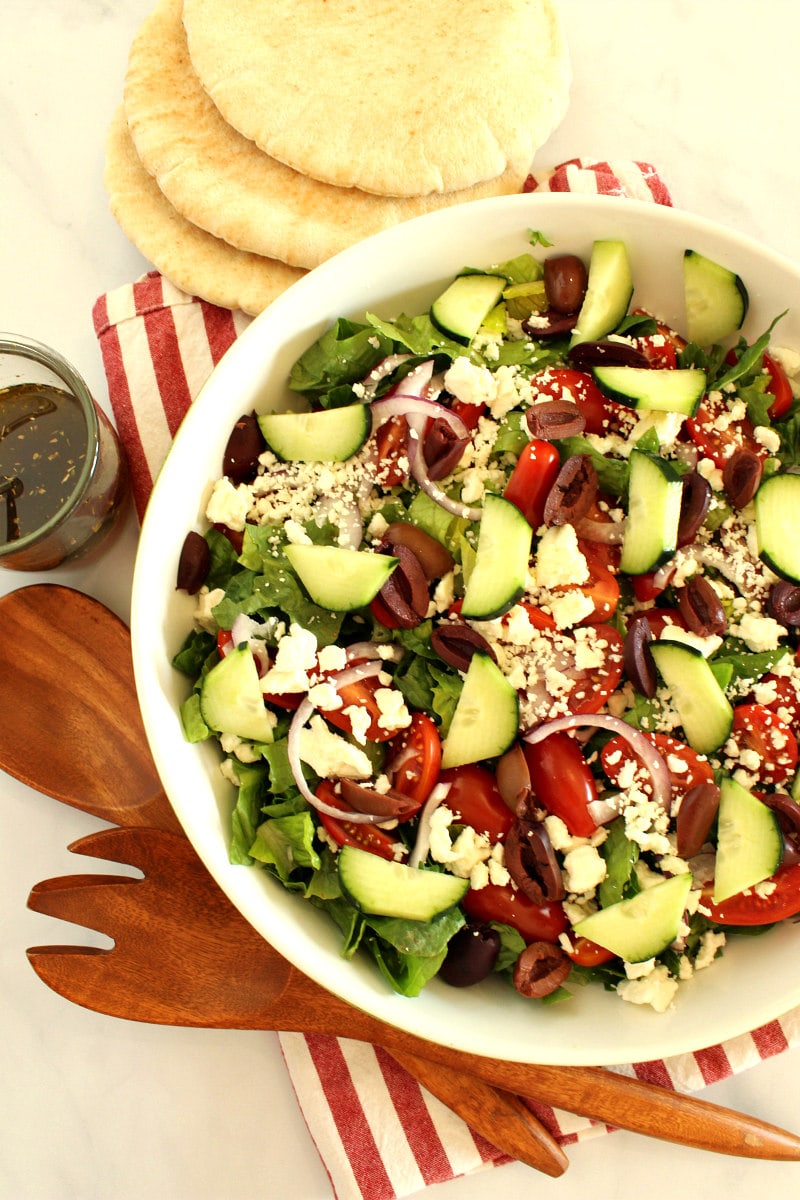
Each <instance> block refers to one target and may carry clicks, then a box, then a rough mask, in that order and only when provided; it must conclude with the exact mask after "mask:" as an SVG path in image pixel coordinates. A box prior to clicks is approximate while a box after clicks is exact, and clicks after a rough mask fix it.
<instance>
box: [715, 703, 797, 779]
mask: <svg viewBox="0 0 800 1200" xmlns="http://www.w3.org/2000/svg"><path fill="white" fill-rule="evenodd" d="M731 737H732V738H733V740H734V741H735V742H736V744H737V745H738V746H739V748H740V750H755V751H756V753H757V754H758V756H759V758H760V759H761V764H760V766H759V767H758V768H757V769H756V770H753V768H752V767H751V766H750V765H749V763H748V764H746V769H747V770H748V771H749V772H750V773H751V774H755V775H757V777H758V780H759V782H760V783H767V784H769V783H781V782H782V781H783V780H784V779H786V778H787V776H788V775H789V774H790V772H792V771H793V770H794V768H795V767H796V766H797V758H798V749H797V739H796V738H795V736H794V734H793V733H792V731H791V729H790V728H789V726H788V725H787V724H786V723H785V722H784V721H782V720H781V719H780V717H779V716H778V714H777V713H775V712H773V711H772V709H770V708H766V707H765V706H764V705H763V704H737V705H736V706H735V708H734V710H733V730H732V732H731Z"/></svg>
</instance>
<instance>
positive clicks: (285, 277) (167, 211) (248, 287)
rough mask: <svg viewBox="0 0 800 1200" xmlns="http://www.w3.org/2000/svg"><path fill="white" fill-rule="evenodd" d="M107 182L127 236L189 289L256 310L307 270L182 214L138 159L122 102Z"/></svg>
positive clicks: (214, 300)
mask: <svg viewBox="0 0 800 1200" xmlns="http://www.w3.org/2000/svg"><path fill="white" fill-rule="evenodd" d="M105 185H106V190H107V192H108V197H109V203H110V207H111V212H112V213H113V215H114V217H115V219H116V220H117V222H118V223H119V225H120V227H121V228H122V230H123V232H124V233H125V235H126V236H127V237H128V238H129V240H130V241H131V242H133V244H134V246H136V248H137V249H138V250H139V251H140V252H141V253H142V254H143V255H144V257H145V258H146V259H148V260H149V261H150V262H151V263H152V264H153V266H154V267H156V268H157V269H158V270H159V271H160V272H161V274H162V275H165V276H166V277H167V279H169V280H171V281H172V283H174V284H175V285H176V287H179V288H180V289H181V290H182V291H184V292H188V293H189V294H191V295H195V296H200V297H202V299H204V300H208V301H210V302H211V303H212V304H218V305H220V306H221V307H223V308H241V309H243V310H244V311H245V312H246V313H252V314H255V313H258V312H261V310H262V309H264V308H266V307H267V305H268V304H270V303H271V302H272V301H273V300H274V299H275V298H276V296H279V295H280V293H281V292H283V291H285V290H286V288H288V287H289V286H290V285H291V284H292V283H294V282H295V280H297V279H300V278H301V276H302V275H303V274H304V272H303V271H298V270H297V269H296V268H295V267H288V266H286V265H285V264H284V263H280V262H275V261H274V260H273V259H270V258H262V257H260V256H259V255H257V254H248V253H246V252H245V251H242V250H236V249H234V248H233V247H232V246H229V245H228V244H227V242H223V241H220V240H219V238H215V237H212V235H211V234H210V233H206V232H205V231H204V230H202V229H198V228H197V227H196V226H194V225H192V224H191V222H189V221H187V220H186V219H185V218H184V217H182V216H180V214H179V213H177V212H176V211H175V209H174V208H173V207H172V206H171V205H170V204H169V202H168V201H167V200H166V199H165V198H164V196H163V194H162V193H161V191H160V190H159V187H158V184H157V183H156V182H155V180H154V179H153V178H152V177H151V176H150V175H149V174H148V173H147V171H146V170H145V169H144V167H143V166H142V164H141V162H140V161H139V158H138V156H137V154H136V150H135V148H134V145H133V142H132V141H131V137H130V134H129V133H128V126H127V123H126V121H125V112H124V109H123V107H122V106H121V105H120V107H119V108H118V110H117V112H116V113H115V115H114V119H113V121H112V123H111V127H110V129H109V133H108V138H107V141H106V169H105Z"/></svg>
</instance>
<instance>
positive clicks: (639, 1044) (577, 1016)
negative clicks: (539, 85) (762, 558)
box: [131, 194, 800, 1065]
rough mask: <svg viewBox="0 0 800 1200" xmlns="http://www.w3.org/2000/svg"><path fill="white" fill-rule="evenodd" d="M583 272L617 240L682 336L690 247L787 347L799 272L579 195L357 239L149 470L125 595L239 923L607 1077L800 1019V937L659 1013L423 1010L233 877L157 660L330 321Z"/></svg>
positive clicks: (312, 927)
mask: <svg viewBox="0 0 800 1200" xmlns="http://www.w3.org/2000/svg"><path fill="white" fill-rule="evenodd" d="M530 230H538V231H541V232H542V234H544V235H545V237H546V238H547V239H548V241H549V242H550V243H552V249H550V248H548V251H547V252H548V253H555V252H558V251H561V252H565V253H576V254H579V255H581V256H582V257H584V259H586V260H588V257H589V253H590V250H591V246H592V243H593V241H594V240H595V239H598V238H607V239H620V240H622V241H624V242H625V244H626V247H627V249H628V254H629V257H630V261H631V268H632V273H633V278H634V282H635V292H634V296H633V301H632V306H633V307H636V306H642V307H644V308H647V309H648V310H650V311H653V312H655V313H656V314H657V315H658V317H659V318H660V319H661V320H663V321H665V322H667V323H669V324H671V325H673V326H675V327H676V328H678V329H680V328H681V326H682V324H683V275H682V262H683V254H684V251H685V250H686V249H687V248H691V249H694V250H696V251H699V252H700V253H702V254H704V255H707V256H708V257H709V258H712V259H714V260H715V261H718V262H721V263H724V264H725V265H727V266H728V267H730V268H731V269H733V270H735V271H736V272H737V273H738V274H739V275H740V276H741V277H742V279H743V280H744V281H745V283H746V285H747V288H748V291H749V295H750V307H749V311H748V315H747V318H746V323H745V326H744V328H743V331H742V332H743V333H744V335H745V336H746V337H748V339H749V340H753V339H754V338H755V337H757V336H759V335H760V334H761V333H763V332H764V331H765V330H766V329H767V328H768V327H769V325H770V324H771V322H772V321H773V320H774V318H775V317H776V316H778V314H780V313H784V311H785V316H784V317H783V318H782V320H781V322H780V325H779V335H778V339H777V340H778V341H779V344H781V345H784V346H789V347H796V348H798V349H800V268H798V267H797V266H795V265H794V264H792V263H790V262H788V261H786V260H785V259H782V258H781V257H780V256H779V255H777V254H775V253H773V252H771V251H769V250H767V249H765V248H764V247H762V246H760V245H758V244H757V243H755V242H753V241H752V240H750V239H748V238H746V237H743V236H741V235H739V234H736V233H734V232H732V231H730V230H727V229H724V228H721V227H719V226H717V225H715V224H713V223H711V222H709V221H706V220H702V219H699V218H695V217H692V216H691V215H688V214H686V213H682V212H679V211H676V210H674V209H670V208H665V207H661V206H658V205H651V204H646V203H640V202H637V201H632V200H617V199H614V198H610V197H583V196H575V195H572V196H570V195H566V196H564V195H543V196H537V195H535V194H534V195H519V196H509V197H503V198H500V199H492V200H486V201H478V202H475V203H471V204H466V205H464V206H462V207H459V208H455V209H448V210H446V211H444V212H439V213H433V214H430V215H428V216H425V217H421V218H417V219H415V220H413V221H409V222H407V223H405V224H403V225H399V226H396V227H395V228H393V229H390V230H387V231H384V232H383V233H380V234H378V235H376V236H375V237H372V238H369V239H367V240H365V241H363V242H361V243H359V244H357V245H355V246H353V247H351V248H350V249H348V250H346V251H344V252H343V253H342V254H340V255H338V256H337V257H336V258H333V259H331V260H330V261H328V262H326V263H324V264H323V265H322V266H320V267H318V268H317V269H315V270H314V271H312V272H310V273H309V274H308V275H307V276H306V277H304V278H303V279H301V280H300V281H299V282H298V283H296V284H295V285H294V286H293V287H291V288H290V289H289V290H288V291H287V292H285V293H284V294H283V295H282V296H281V297H279V298H278V299H277V300H276V301H275V302H274V303H273V304H272V305H271V306H270V307H269V308H268V309H267V310H266V311H265V312H264V313H262V314H261V315H260V316H259V317H257V318H256V319H255V320H254V321H253V322H252V323H251V324H250V325H249V326H248V327H247V329H246V330H245V331H244V333H243V334H242V335H241V337H240V338H239V339H238V340H237V342H236V343H235V344H234V345H233V346H232V347H231V349H230V350H229V351H228V353H227V354H226V355H225V356H224V358H223V359H222V361H221V362H220V363H219V364H218V366H217V368H216V369H215V370H214V372H213V374H212V375H211V376H210V378H209V380H208V381H207V383H206V384H205V386H204V387H203V389H202V391H201V392H200V394H199V396H198V397H197V399H196V400H195V402H194V403H193V405H192V407H191V409H190V411H189V413H188V414H187V416H186V418H185V420H184V422H183V424H182V425H181V428H180V429H179V431H178V433H177V435H176V437H175V440H174V443H173V446H172V448H171V450H170V453H169V455H168V457H167V460H166V462H165V464H164V466H163V468H162V470H161V472H160V474H159V477H158V479H157V482H156V484H155V488H154V490H153V494H152V497H151V500H150V503H149V506H148V509H147V512H146V515H145V518H144V522H143V526H142V532H141V540H140V545H139V550H138V554H137V559H136V567H135V573H134V583H133V601H132V619H131V632H132V640H133V657H134V670H135V677H136V685H137V691H138V696H139V702H140V706H141V710H142V715H143V719H144V725H145V729H146V733H147V736H148V740H149V743H150V748H151V751H152V753H153V757H154V759H155V762H156V766H157V769H158V771H159V774H160V776H161V779H162V782H163V785H164V788H165V791H166V793H167V795H168V796H169V798H170V801H171V803H172V805H173V807H174V809H175V812H176V814H177V816H178V819H179V820H180V822H181V824H182V826H183V828H184V830H185V832H186V834H187V836H188V837H189V839H190V840H191V842H192V843H193V845H194V847H195V849H196V851H197V853H198V854H199V856H200V858H201V859H202V860H203V862H204V863H205V865H206V867H207V868H208V869H209V871H210V872H211V874H212V876H213V877H214V878H215V880H216V881H217V883H218V884H219V886H220V887H221V888H222V890H223V891H224V892H225V893H226V894H227V896H228V897H229V898H230V900H231V901H232V902H233V903H234V904H235V905H236V907H237V908H238V909H239V911H240V912H241V913H242V914H243V915H244V917H245V918H246V919H247V920H248V921H250V923H251V924H252V925H253V926H254V927H255V928H256V929H257V930H258V931H259V933H261V934H262V936H263V937H264V938H266V939H267V940H268V941H269V942H270V943H271V944H272V945H273V946H274V947H275V948H276V949H277V950H278V951H279V952H280V953H281V954H283V955H284V956H285V957H286V958H287V959H289V960H290V961H291V962H292V963H293V964H294V965H295V966H296V967H297V968H298V969H300V970H301V971H303V972H305V973H306V974H307V975H309V976H311V977H312V978H313V979H315V980H316V981H317V982H318V983H320V984H322V985H323V986H324V987H326V988H327V989H329V990H330V991H331V992H333V993H335V994H336V995H338V996H340V997H341V998H342V999H344V1000H346V1001H348V1002H349V1003H351V1004H353V1005H354V1006H356V1007H357V1008H360V1009H363V1010H365V1011H368V1012H370V1013H372V1014H373V1015H374V1016H376V1017H378V1018H380V1019H381V1020H384V1021H386V1022H388V1023H389V1024H392V1025H394V1026H397V1027H400V1028H403V1029H405V1030H408V1031H409V1032H411V1033H414V1034H416V1035H418V1036H420V1037H423V1038H427V1039H429V1040H431V1041H433V1042H436V1043H439V1044H441V1045H445V1046H448V1047H451V1048H455V1049H461V1050H464V1051H469V1052H472V1053H476V1054H482V1055H488V1056H491V1057H494V1058H499V1059H506V1060H512V1061H513V1060H516V1061H522V1062H538V1063H553V1064H566V1065H570V1064H581V1065H615V1064H620V1063H629V1062H639V1061H647V1060H652V1059H656V1058H663V1057H665V1056H669V1055H675V1054H680V1053H684V1052H688V1051H693V1050H698V1049H701V1048H703V1047H707V1046H710V1045H713V1044H715V1043H718V1042H719V1041H721V1040H724V1039H728V1038H732V1037H735V1036H738V1035H740V1034H742V1033H744V1032H746V1031H748V1030H752V1029H754V1028H756V1027H758V1026H760V1025H762V1024H765V1023H767V1022H768V1021H770V1020H772V1019H774V1018H775V1017H777V1016H779V1015H781V1014H783V1013H785V1012H787V1011H788V1010H789V1009H790V1008H792V1007H794V1006H795V1005H798V1004H800V930H799V929H798V928H797V926H796V925H794V924H792V923H790V922H786V923H784V924H783V925H781V926H779V927H776V928H774V929H772V930H770V931H769V932H768V933H766V934H765V936H763V937H758V938H741V939H736V940H735V941H731V942H730V943H729V945H728V947H727V948H726V950H725V953H724V955H723V956H722V957H721V958H720V959H719V960H718V961H717V962H715V963H714V965H713V968H712V969H710V970H704V971H701V972H698V973H697V974H696V976H695V977H694V978H692V979H691V980H688V981H687V982H686V983H685V984H683V985H682V987H681V989H680V991H679V995H678V998H677V1001H676V1003H675V1004H674V1006H673V1007H671V1008H670V1009H669V1010H668V1011H667V1012H665V1013H656V1012H655V1011H654V1010H653V1009H651V1008H646V1007H641V1006H635V1005H632V1004H623V1003H622V1002H621V1001H620V999H619V998H618V997H617V996H616V995H614V994H613V993H609V992H605V991H604V990H603V989H601V988H599V987H595V986H593V987H586V988H583V989H578V990H577V991H576V994H575V995H574V996H573V998H572V999H571V1000H570V1001H568V1002H564V1003H558V1004H553V1005H542V1004H540V1003H539V1002H536V1001H530V1000H526V999H524V998H523V997H522V996H520V995H519V994H518V993H516V992H515V991H514V990H513V989H512V988H510V987H509V985H508V984H507V983H505V982H503V981H501V980H498V979H494V980H487V981H485V982H484V983H482V984H480V985H478V986H477V987H474V988H469V989H453V988H449V987H447V986H446V985H445V984H444V983H442V982H440V981H438V980H433V981H432V982H431V983H430V984H429V985H428V986H427V987H426V988H425V990H424V992H423V993H422V994H421V995H420V996H419V997H417V998H414V999H409V998H406V997H402V996H399V995H397V994H395V993H394V992H392V991H391V990H390V989H389V987H388V985H387V984H386V983H385V982H384V980H383V978H382V977H381V975H380V973H379V972H378V971H377V970H376V968H375V967H374V964H373V963H372V962H371V961H369V960H367V959H366V958H365V959H364V960H363V961H361V960H359V959H358V958H356V959H355V960H352V961H350V960H345V959H344V958H342V956H341V954H340V939H339V933H338V930H337V929H336V927H335V926H334V924H333V922H331V921H330V920H329V919H328V918H327V917H326V916H325V915H324V914H322V913H320V912H318V911H317V910H315V909H314V908H313V907H312V906H311V905H309V904H305V903H303V902H302V901H301V900H300V899H298V898H297V897H296V896H294V895H292V894H290V893H288V892H286V891H285V890H284V889H283V888H282V887H281V886H280V885H279V884H277V883H276V882H275V881H274V880H272V879H271V878H270V877H269V876H268V875H267V874H266V873H265V872H263V871H260V870H258V869H249V868H246V867H242V866H236V865H232V864H231V863H230V862H229V860H228V836H229V834H228V827H229V819H230V812H231V807H232V804H233V799H234V797H233V789H232V787H231V785H230V784H229V783H227V782H226V780H225V779H224V778H223V776H222V774H221V773H220V771H219V750H218V747H217V744H216V742H213V743H212V742H205V743H200V744H189V743H188V742H187V741H186V740H185V738H184V735H183V731H182V726H181V721H180V716H179V707H180V704H181V702H182V701H183V700H184V698H185V696H186V694H187V680H186V678H185V677H184V676H181V675H180V674H179V673H178V672H177V671H176V670H175V669H174V668H173V667H172V665H171V660H172V657H173V655H174V654H175V652H176V651H177V650H178V648H179V647H180V645H181V644H182V642H183V640H184V637H185V635H186V632H187V630H188V629H189V628H190V627H191V623H192V614H193V611H194V608H195V600H194V598H193V597H190V596H187V595H186V594H185V593H184V592H181V591H178V590H176V586H175V580H176V570H177V561H178V556H179V553H180V549H181V545H182V542H183V539H184V536H185V534H186V532H187V531H188V530H189V529H200V530H202V529H204V528H205V519H204V512H205V506H206V502H207V499H208V496H209V495H210V492H211V489H212V487H213V484H214V482H215V480H216V479H217V478H218V477H219V475H220V464H221V461H222V453H223V449H224V447H225V444H226V441H227V438H228V435H229V433H230V430H231V428H232V426H233V424H234V422H235V421H236V420H237V418H238V417H239V416H240V415H241V414H242V413H245V412H249V411H251V410H252V409H253V408H255V409H257V410H258V411H262V412H263V411H280V410H282V409H285V408H286V407H288V406H290V405H292V403H293V397H292V396H291V393H290V392H289V391H288V389H287V386H286V380H287V377H288V373H289V370H290V368H291V366H292V364H293V363H294V362H295V360H296V359H297V358H298V356H299V355H300V354H301V353H302V351H303V350H305V349H306V348H307V347H308V346H309V345H310V344H311V343H313V342H314V341H315V339H316V338H317V337H319V335H320V334H321V333H322V332H323V331H324V330H325V329H326V328H327V327H328V326H330V325H331V324H332V323H333V322H334V321H335V320H336V319H337V318H339V317H341V316H349V317H353V318H358V317H360V316H362V315H363V313H364V312H365V311H371V312H375V313H378V314H380V315H381V316H385V317H393V316H395V315H397V314H398V313H400V312H401V311H403V312H407V313H414V312H421V311H424V310H425V309H427V307H428V306H429V304H430V303H431V301H432V300H433V299H434V298H435V296H436V295H437V294H438V292H439V291H440V290H441V288H442V286H443V285H444V284H445V283H446V282H448V281H449V280H450V279H451V278H452V277H453V276H454V275H456V274H457V273H458V272H459V271H460V270H461V269H462V268H463V267H465V266H468V265H469V266H474V267H487V266H489V265H491V264H492V263H496V262H502V261H505V260H507V259H509V258H511V257H513V256H514V255H517V254H520V253H523V252H524V251H526V250H528V249H530V242H529V231H530Z"/></svg>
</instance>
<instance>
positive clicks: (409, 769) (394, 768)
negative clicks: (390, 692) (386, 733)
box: [383, 712, 442, 820]
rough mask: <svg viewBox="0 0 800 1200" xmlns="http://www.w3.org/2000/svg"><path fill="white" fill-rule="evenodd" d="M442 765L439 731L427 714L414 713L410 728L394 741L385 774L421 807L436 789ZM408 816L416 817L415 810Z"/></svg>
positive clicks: (399, 790)
mask: <svg viewBox="0 0 800 1200" xmlns="http://www.w3.org/2000/svg"><path fill="white" fill-rule="evenodd" d="M441 765H442V743H441V740H440V738H439V731H438V730H437V728H436V726H435V725H434V723H433V721H432V720H431V719H430V717H428V716H426V715H425V713H419V712H418V713H414V715H413V717H412V718H411V724H410V725H409V727H408V729H406V730H404V731H403V732H402V733H400V734H398V735H397V736H396V737H395V738H394V739H393V741H392V742H391V744H390V747H389V755H388V757H387V759H386V762H385V763H384V768H383V769H384V773H385V774H386V775H388V776H389V779H390V781H391V784H392V788H393V789H394V790H395V791H396V792H402V794H403V795H404V796H408V797H409V799H410V800H414V801H415V802H416V803H417V804H418V805H419V807H420V808H421V807H422V805H423V804H424V803H425V801H426V800H427V799H428V796H429V795H430V794H431V792H432V791H433V788H434V785H435V783H436V781H437V780H438V778H439V768H440V767H441ZM408 816H409V817H410V816H413V811H409V813H408ZM404 819H406V820H407V819H408V818H404Z"/></svg>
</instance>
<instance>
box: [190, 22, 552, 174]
mask: <svg viewBox="0 0 800 1200" xmlns="http://www.w3.org/2000/svg"><path fill="white" fill-rule="evenodd" d="M183 21H184V27H185V29H186V34H187V39H188V45H189V53H190V55H191V59H192V64H193V66H194V69H195V71H196V72H197V75H198V76H199V78H200V80H201V82H202V84H203V86H204V88H205V90H206V91H207V92H208V94H209V96H210V97H211V99H212V100H213V101H214V103H215V105H216V106H217V108H218V109H219V111H220V112H221V113H222V115H223V117H224V118H225V120H226V121H227V122H228V124H230V125H232V126H233V127H234V128H235V129H238V130H239V132H240V133H242V134H244V135H245V136H246V137H249V138H250V139H252V140H253V141H254V142H256V144H257V145H258V146H260V147H261V149H262V150H263V151H264V152H265V153H266V154H269V155H271V156H272V157H273V158H277V159H278V160H279V161H280V162H284V163H286V164H287V165H288V166H290V167H293V168H294V169H295V170H296V171H299V172H301V173H302V174H304V175H310V176H312V177H313V178H315V179H319V180H323V181H324V182H326V183H331V184H335V185H336V186H337V187H344V188H348V187H358V188H361V189H362V190H364V191H368V192H375V193H378V194H380V195H391V196H411V195H426V194H428V193H430V192H447V191H455V190H457V189H459V188H466V187H472V186H473V185H474V184H476V183H479V182H483V181H485V180H488V179H494V178H497V176H498V175H501V174H502V173H503V172H504V171H506V170H508V169H509V168H511V169H513V170H522V171H527V170H528V169H529V167H530V164H531V161H532V159H533V157H534V154H535V152H536V151H537V150H538V149H539V147H540V146H541V145H542V144H543V143H544V142H545V140H546V139H547V138H548V137H549V135H550V133H551V132H552V131H553V129H554V128H555V127H556V125H557V124H558V123H559V122H560V121H561V119H562V117H563V116H564V114H565V112H566V108H567V100H568V91H569V82H570V69H569V58H568V53H567V48H566V43H565V40H564V37H563V34H562V30H561V23H560V19H559V14H558V10H557V7H556V3H555V0H503V3H498V4H492V3H489V2H488V0H229V2H228V3H225V4H220V2H219V0H184V4H183Z"/></svg>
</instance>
